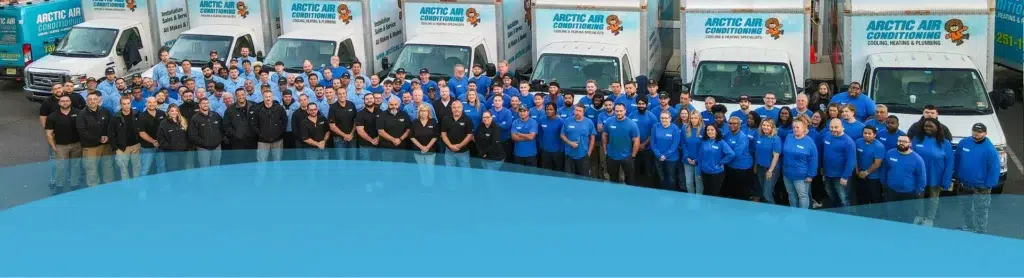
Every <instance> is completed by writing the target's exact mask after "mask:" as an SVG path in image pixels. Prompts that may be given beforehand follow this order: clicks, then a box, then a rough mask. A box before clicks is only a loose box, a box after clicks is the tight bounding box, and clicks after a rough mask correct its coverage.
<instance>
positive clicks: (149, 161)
mask: <svg viewBox="0 0 1024 278" xmlns="http://www.w3.org/2000/svg"><path fill="white" fill-rule="evenodd" d="M139 157H140V158H141V159H140V160H142V163H141V164H142V170H141V171H140V172H141V173H142V175H143V176H145V175H149V174H159V173H163V172H167V163H166V162H164V153H162V152H160V151H159V150H157V149H156V148H142V154H141V155H140V156H139ZM154 163H156V171H154V172H153V173H150V172H149V169H150V168H152V166H153V164H154Z"/></svg>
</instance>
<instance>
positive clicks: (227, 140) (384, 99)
mask: <svg viewBox="0 0 1024 278" xmlns="http://www.w3.org/2000/svg"><path fill="white" fill-rule="evenodd" d="M240 52H241V56H240V57H236V58H234V59H229V60H228V64H227V65H225V64H224V63H222V62H221V61H222V60H221V59H218V57H217V53H216V52H211V59H210V62H209V63H207V64H206V65H202V67H201V68H195V67H193V65H192V63H191V61H188V60H185V61H180V63H179V62H175V61H172V60H170V59H169V57H168V55H167V52H166V51H161V55H160V58H161V62H160V63H159V64H158V65H156V66H155V67H154V70H153V72H154V73H153V77H152V78H142V77H141V76H138V75H135V76H132V77H130V78H128V79H123V78H118V77H116V76H115V74H114V72H113V70H108V71H107V72H106V76H105V78H104V79H102V80H95V79H93V78H89V79H88V81H87V83H86V85H85V90H76V87H75V84H73V83H70V82H69V83H65V84H55V85H54V86H53V89H52V93H53V96H52V97H51V98H48V99H46V100H45V101H44V102H43V104H42V106H41V108H40V113H39V115H40V123H41V124H42V125H43V127H44V129H45V131H46V138H47V140H48V143H49V145H50V151H51V155H52V157H53V161H54V175H53V178H52V181H51V184H52V185H51V187H52V188H53V189H54V191H55V193H57V194H59V193H61V192H65V191H68V190H73V189H75V188H78V187H79V182H80V179H79V178H78V177H80V176H81V175H80V171H83V170H84V172H85V175H84V182H85V185H87V186H96V185H99V184H103V183H107V182H112V181H114V180H116V179H118V178H119V179H128V178H133V177H137V176H140V175H146V174H152V173H160V172H165V171H175V170H181V169H188V168H192V167H196V166H198V167H206V166H213V165H219V164H221V160H222V159H221V157H222V151H221V150H222V149H228V150H255V152H236V153H244V154H247V155H242V156H244V157H242V156H236V157H233V158H227V157H226V159H227V160H231V162H245V161H258V162H263V161H277V160H282V159H284V158H285V157H284V156H285V155H284V151H283V150H284V149H295V153H296V154H298V155H296V156H295V157H293V158H294V159H305V160H321V159H340V160H356V159H360V160H384V161H399V162H410V163H417V164H420V165H422V166H423V167H421V170H422V171H421V174H422V175H432V173H433V172H432V171H431V170H430V168H429V167H433V165H435V164H443V165H447V166H455V167H474V166H477V167H482V168H485V169H502V168H503V164H504V163H514V164H517V165H522V166H528V167H517V168H515V169H545V170H549V171H555V172H565V173H570V174H574V175H578V176H584V177H591V178H595V179H602V180H608V181H611V182H619V183H626V184H631V185H638V186H650V187H656V188H661V189H666V190H676V191H685V192H689V193H694V194H705V195H713V196H722V197H730V198H737V199H745V200H752V201H756V202H765V203H772V204H774V203H776V202H788V204H789V205H791V206H793V207H799V208H811V207H812V204H815V203H825V204H827V205H828V206H831V207H848V206H852V205H856V204H872V203H882V202H887V201H888V202H895V201H908V200H916V201H912V203H913V204H915V205H911V206H904V207H900V208H899V209H895V207H894V209H893V210H891V211H890V213H891V215H889V217H890V218H893V219H897V220H901V221H907V222H914V223H920V224H923V225H931V224H932V222H933V221H934V219H935V215H936V211H937V205H938V199H937V198H938V197H939V194H940V193H941V191H942V190H951V189H953V180H954V178H955V179H956V180H957V181H958V183H959V185H960V186H959V189H960V191H961V192H963V193H966V194H971V196H972V197H970V198H965V199H967V200H968V203H965V205H966V206H965V207H966V208H967V209H965V211H964V213H965V216H967V217H968V221H967V223H968V224H967V226H966V227H965V229H968V230H971V231H976V232H985V227H986V219H987V213H988V206H989V203H990V197H989V194H990V193H991V189H992V188H994V187H995V186H996V185H997V183H998V177H999V171H1000V163H999V157H998V153H997V151H996V149H995V147H994V146H993V144H992V143H991V142H990V141H989V140H988V139H987V138H986V135H987V133H986V131H987V128H986V127H985V125H984V124H981V123H978V124H975V125H974V126H973V127H972V131H973V136H972V137H970V138H965V139H963V140H961V141H960V142H952V141H951V140H952V139H953V138H952V137H951V136H950V135H949V130H948V128H947V127H946V126H945V125H943V124H942V123H941V122H939V120H938V113H937V109H935V108H934V107H927V108H926V109H924V113H923V114H924V115H923V116H922V118H921V120H920V121H919V122H917V123H915V124H914V125H913V126H912V127H911V128H910V130H908V131H906V132H904V131H903V130H900V129H899V119H897V118H896V117H895V116H890V115H888V111H887V108H886V107H885V106H884V105H875V104H874V102H873V101H872V100H871V99H870V98H868V97H867V96H865V95H862V94H861V93H860V84H858V83H852V84H850V86H849V90H848V91H847V92H843V93H841V94H835V95H833V94H832V92H831V91H830V89H829V86H828V85H827V84H822V85H821V86H820V87H819V88H818V91H817V92H813V93H811V94H810V95H807V94H803V93H801V94H799V95H798V96H797V98H796V101H795V105H794V106H793V107H785V106H776V105H775V102H776V98H775V95H774V94H772V93H768V94H765V95H763V96H757V97H758V98H760V99H763V101H764V105H763V107H760V108H757V109H752V108H751V104H752V103H751V97H750V96H746V95H744V96H741V97H740V98H739V99H738V102H739V106H740V109H739V110H736V111H727V109H726V108H725V106H724V105H722V104H718V103H716V101H715V99H714V97H711V96H708V97H706V98H705V99H704V107H703V110H698V109H696V107H694V106H693V105H692V104H691V100H692V98H693V95H691V94H690V93H689V92H682V93H681V94H680V96H679V100H678V103H673V102H672V101H671V98H670V97H669V96H668V95H667V94H666V93H664V92H661V91H659V88H658V85H657V84H656V83H655V82H649V80H647V78H646V77H644V76H640V77H638V78H636V80H637V81H636V82H627V83H625V84H621V83H618V82H615V83H612V84H597V83H596V82H595V81H592V80H591V81H588V82H587V83H586V87H585V89H584V90H583V92H582V93H580V94H579V95H575V94H574V93H573V92H572V91H570V90H563V89H562V88H560V86H559V84H558V82H557V81H552V82H549V83H547V84H543V87H546V92H536V93H533V92H531V91H533V90H531V85H530V84H529V82H527V81H525V80H522V81H518V82H517V81H516V78H515V77H513V76H512V74H510V72H509V69H508V63H507V62H502V63H501V64H499V72H498V73H497V74H496V75H495V76H493V77H491V76H488V75H487V74H485V73H484V70H483V68H482V66H481V65H473V67H472V68H471V69H470V72H467V69H466V68H465V67H464V66H463V65H456V66H455V68H454V69H453V71H454V74H453V75H452V77H451V78H450V79H449V80H437V81H434V80H431V77H430V69H425V68H424V69H420V70H419V76H418V78H411V79H408V80H407V79H406V76H405V75H406V72H405V70H404V69H397V70H396V75H395V76H394V78H393V79H386V78H381V76H377V75H366V74H364V73H363V72H362V67H361V64H359V63H358V62H356V63H353V64H351V65H349V66H343V65H341V64H340V63H339V61H340V60H339V59H338V57H333V58H332V59H331V64H330V65H326V66H323V67H321V68H320V69H314V68H313V66H312V63H311V62H310V61H305V62H304V63H303V65H302V68H303V72H302V73H300V74H292V73H288V72H286V71H285V70H284V69H285V65H284V64H283V63H280V62H277V63H275V64H274V65H273V66H272V67H271V66H269V65H268V66H264V65H262V64H261V63H260V62H258V61H256V59H255V58H254V57H251V56H249V54H248V50H247V49H243V50H242V51H240ZM214 73H216V74H214ZM599 86H607V88H608V89H607V93H606V91H605V90H600V89H598V88H599ZM641 90H646V91H645V92H642V93H641V92H640V91H641ZM78 91H81V92H78ZM577 98H578V100H577ZM673 104H674V105H673ZM953 143H956V145H957V146H958V147H957V148H956V150H955V151H954V148H953V147H952V145H953ZM437 155H441V156H442V157H443V159H442V160H443V161H441V162H437V161H435V158H436V156H437ZM78 158H81V159H78ZM471 158H478V159H475V160H471ZM115 162H116V163H115ZM78 164H82V165H78ZM114 164H116V165H117V166H116V169H117V170H119V171H117V172H115V167H114ZM506 169H508V168H506ZM777 184H779V185H781V186H777ZM815 185H819V186H820V187H823V188H824V191H825V192H826V195H827V198H826V200H823V201H822V202H818V201H815V200H814V198H813V196H814V195H813V194H812V188H816V187H818V186H815ZM780 187H781V188H784V191H785V194H776V188H780ZM923 200H925V201H923ZM901 203H905V202H901ZM919 205H925V206H926V208H925V209H924V210H922V211H916V210H918V209H914V210H911V209H907V208H908V207H909V208H917V207H919Z"/></svg>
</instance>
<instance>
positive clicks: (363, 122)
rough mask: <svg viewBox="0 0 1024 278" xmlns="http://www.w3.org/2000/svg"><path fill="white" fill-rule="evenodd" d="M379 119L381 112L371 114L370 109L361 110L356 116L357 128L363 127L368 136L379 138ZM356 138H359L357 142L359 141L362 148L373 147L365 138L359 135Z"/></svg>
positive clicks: (376, 111)
mask: <svg viewBox="0 0 1024 278" xmlns="http://www.w3.org/2000/svg"><path fill="white" fill-rule="evenodd" d="M378 117H380V110H374V111H373V112H370V110H369V109H366V108H365V107H364V108H363V110H359V113H357V114H356V126H361V127H363V129H365V130H366V135H369V136H370V138H377V118H378ZM355 137H356V138H357V139H356V140H358V141H359V145H360V146H371V145H373V144H370V142H369V141H366V140H364V139H363V137H362V136H359V135H358V134H357V135H356V136H355Z"/></svg>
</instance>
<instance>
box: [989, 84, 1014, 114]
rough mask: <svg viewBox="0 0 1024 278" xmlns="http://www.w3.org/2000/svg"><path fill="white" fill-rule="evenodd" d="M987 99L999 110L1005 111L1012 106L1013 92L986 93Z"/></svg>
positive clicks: (1007, 90)
mask: <svg viewBox="0 0 1024 278" xmlns="http://www.w3.org/2000/svg"><path fill="white" fill-rule="evenodd" d="M988 95H989V98H991V99H992V103H993V104H995V105H996V106H997V107H999V109H1003V110H1006V109H1008V108H1010V106H1013V103H1014V94H1013V90H1010V89H1005V90H1003V91H1002V92H997V91H992V92H989V93H988Z"/></svg>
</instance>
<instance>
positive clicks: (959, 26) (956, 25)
mask: <svg viewBox="0 0 1024 278" xmlns="http://www.w3.org/2000/svg"><path fill="white" fill-rule="evenodd" d="M944 29H946V32H947V34H946V39H949V41H950V42H952V43H955V44H956V45H957V46H960V45H961V44H964V40H966V39H970V38H971V34H966V33H965V32H967V26H965V25H964V22H963V21H961V20H960V19H959V18H954V19H950V20H948V21H946V27H945V28H944Z"/></svg>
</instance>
